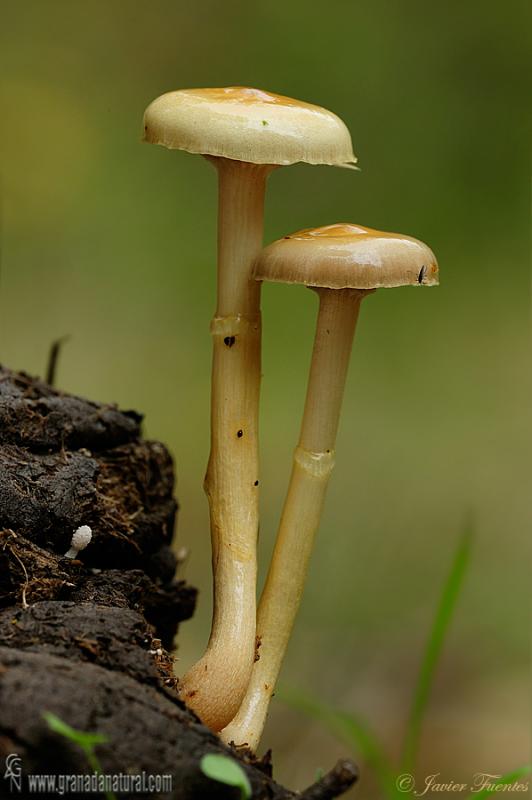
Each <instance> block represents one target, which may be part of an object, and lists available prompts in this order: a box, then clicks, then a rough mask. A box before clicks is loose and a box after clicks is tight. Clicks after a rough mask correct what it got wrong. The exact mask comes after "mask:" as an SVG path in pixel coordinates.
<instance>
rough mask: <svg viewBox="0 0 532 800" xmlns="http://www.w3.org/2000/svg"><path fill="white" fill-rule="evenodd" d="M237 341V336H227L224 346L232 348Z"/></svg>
mask: <svg viewBox="0 0 532 800" xmlns="http://www.w3.org/2000/svg"><path fill="white" fill-rule="evenodd" d="M235 341H236V336H226V337H225V338H224V344H225V345H227V347H232V346H233V345H234V343H235Z"/></svg>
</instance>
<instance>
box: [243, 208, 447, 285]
mask: <svg viewBox="0 0 532 800" xmlns="http://www.w3.org/2000/svg"><path fill="white" fill-rule="evenodd" d="M254 277H255V278H256V279H257V280H259V281H277V282H280V283H300V284H304V285H306V286H315V287H322V288H329V289H378V288H381V287H393V286H409V285H412V286H418V285H422V286H435V285H437V284H438V263H437V261H436V257H435V255H434V253H433V252H432V250H431V249H430V248H429V247H427V245H426V244H423V242H420V241H418V240H417V239H413V238H412V237H410V236H403V235H402V234H400V233H385V232H383V231H375V230H373V229H372V228H364V227H362V226H361V225H351V224H349V223H341V224H337V225H326V226H325V227H323V228H312V229H307V230H303V231H298V232H297V233H292V234H290V236H285V237H284V239H279V240H278V241H276V242H273V244H270V245H268V247H266V248H265V249H264V250H263V251H262V252H261V254H260V255H259V257H258V259H257V260H256V262H255V266H254Z"/></svg>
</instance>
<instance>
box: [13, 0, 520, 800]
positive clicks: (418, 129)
mask: <svg viewBox="0 0 532 800" xmlns="http://www.w3.org/2000/svg"><path fill="white" fill-rule="evenodd" d="M526 8H527V6H526V5H525V3H524V2H508V3H505V4H504V5H499V6H497V7H496V6H495V5H494V4H490V3H488V4H486V3H479V2H477V3H475V2H448V3H426V2H421V1H420V0H411V2H409V1H408V0H404V1H402V0H400V1H399V2H395V3H394V2H386V0H361V1H360V2H347V0H345V1H344V0H329V2H327V3H326V4H324V5H323V7H319V6H317V5H311V4H308V3H304V2H303V1H302V0H270V1H269V2H262V3H249V2H247V3H245V2H240V3H239V2H226V3H224V4H222V3H218V2H213V0H206V1H205V2H203V3H201V4H194V3H185V2H169V1H168V0H152V2H149V3H140V2H133V0H131V1H130V2H126V1H125V0H119V1H118V0H110V2H109V1H108V2H100V0H98V1H97V2H93V1H88V0H87V2H77V1H76V2H67V1H66V0H64V1H58V0H24V2H20V3H8V2H6V1H5V0H4V2H2V29H1V33H0V46H1V55H0V59H1V74H2V78H1V80H2V109H3V114H2V116H3V122H2V126H1V137H2V188H3V212H2V251H3V253H2V255H3V264H2V274H1V284H0V345H1V346H0V358H1V360H2V361H3V362H4V363H6V364H8V365H9V366H12V367H15V368H21V369H25V370H27V371H29V372H32V373H39V374H42V373H43V372H44V368H45V364H46V360H47V354H48V350H49V347H50V343H51V342H52V340H54V339H56V338H57V337H60V336H63V335H65V334H68V335H70V341H69V342H68V344H67V345H66V346H65V348H64V352H63V355H62V357H61V363H60V369H59V376H58V377H59V384H60V386H61V388H64V389H65V390H68V391H72V392H76V393H80V394H83V395H87V396H89V397H92V398H95V399H98V400H105V401H117V402H118V403H120V404H121V405H122V406H123V407H126V408H129V407H134V408H137V409H140V410H142V411H143V412H144V413H145V415H146V425H145V430H146V432H147V434H148V435H149V436H151V437H156V438H158V439H161V440H162V441H164V442H166V443H167V444H168V446H169V447H170V449H171V451H172V453H173V455H174V457H175V460H176V468H177V477H178V489H177V491H178V497H179V500H180V503H181V511H180V517H179V527H178V532H179V539H178V543H179V545H185V546H187V547H188V548H189V549H190V555H189V558H188V560H187V562H186V565H185V567H184V573H185V575H186V578H187V579H188V580H189V581H190V582H192V583H194V584H196V585H197V586H199V587H201V595H200V599H199V606H198V611H197V615H196V617H195V618H194V620H193V621H191V622H189V623H187V624H186V625H184V626H182V630H181V634H180V639H179V643H180V647H179V662H178V670H179V672H183V670H184V669H185V668H186V667H187V666H188V665H189V664H191V663H192V662H193V661H194V660H195V659H196V658H197V657H198V656H199V655H200V653H201V651H202V648H203V647H204V645H205V642H206V638H207V635H208V630H209V622H210V605H211V599H210V586H209V581H210V579H209V542H208V515H207V504H206V500H205V498H204V496H203V493H202V479H203V472H204V468H205V464H206V460H207V455H208V442H209V431H208V418H209V377H210V375H209V371H210V339H209V333H208V330H209V328H208V326H209V319H210V317H211V315H212V312H213V308H214V297H215V272H214V262H215V236H216V219H215V218H216V186H215V173H214V171H213V170H212V168H211V167H210V166H209V165H208V164H207V163H206V162H204V161H203V160H202V159H201V158H199V157H194V156H190V155H186V154H183V153H171V152H169V151H166V150H164V149H162V148H157V147H152V146H148V145H143V144H141V143H140V135H141V119H142V112H143V110H144V107H145V106H146V105H147V104H148V103H149V102H150V101H151V100H152V99H153V98H154V97H156V96H157V95H159V94H161V93H162V92H164V91H167V90H170V89H174V88H184V87H189V86H225V85H249V86H256V87H259V88H264V89H269V90H271V91H275V92H278V93H281V94H287V95H289V96H293V97H297V98H300V99H303V100H307V101H310V102H314V103H317V104H319V105H324V106H326V107H327V108H330V109H332V110H334V111H335V112H336V113H338V114H339V115H340V116H341V117H342V118H343V119H344V120H345V122H346V123H347V125H348V127H349V128H350V130H351V132H352V135H353V141H354V145H355V152H356V153H357V154H358V156H359V164H360V167H361V171H360V172H359V173H353V172H350V171H346V170H341V169H333V168H326V167H310V166H303V165H300V166H294V167H291V168H289V169H280V170H277V171H276V172H275V174H274V175H273V176H272V178H271V179H270V182H269V189H268V197H267V213H266V230H265V237H266V240H272V239H274V238H277V237H279V236H281V235H284V234H286V233H288V232H291V231H293V230H297V229H298V228H302V227H309V226H315V225H324V224H328V223H332V222H337V221H353V222H360V223H363V224H367V225H370V226H373V227H376V228H382V229H388V230H396V231H401V232H404V233H408V234H411V235H414V236H417V237H419V238H421V239H423V240H425V241H427V242H428V243H429V244H430V245H431V246H432V247H433V249H434V251H435V252H436V254H437V256H438V259H439V262H440V267H441V280H442V285H441V287H440V288H438V289H430V290H429V289H427V290H421V289H419V290H414V289H400V290H390V291H387V290H382V291H380V292H378V293H376V294H375V295H374V296H373V297H371V298H370V299H368V300H367V301H366V302H365V303H364V307H363V310H362V314H361V319H360V323H359V329H358V333H357V339H356V343H355V349H354V354H353V359H352V366H351V374H350V378H349V384H348V388H347V394H346V399H345V407H344V416H343V422H342V425H341V430H340V436H339V442H338V452H337V467H336V471H335V474H334V476H333V480H332V483H331V486H330V491H329V495H328V501H327V506H326V510H325V515H324V519H323V523H322V526H321V530H320V533H319V538H318V542H317V547H316V552H315V556H314V559H313V563H312V569H311V574H310V577H309V582H308V589H307V591H306V594H305V598H304V603H303V606H302V609H301V613H300V616H299V618H298V622H297V627H296V630H295V633H294V637H293V640H292V643H291V646H290V651H289V653H288V656H287V659H286V663H285V667H284V670H283V674H282V681H283V683H284V684H285V685H286V686H292V687H294V686H295V687H298V688H301V689H304V690H305V691H308V692H311V693H314V695H316V696H319V697H321V698H322V699H323V700H324V701H326V702H328V703H331V704H333V705H336V706H339V707H342V708H344V709H348V710H353V711H356V712H357V713H359V714H362V715H364V716H366V717H367V718H368V719H369V720H370V722H371V723H372V724H373V726H374V727H375V728H376V729H377V731H378V732H379V733H380V734H381V736H382V737H383V738H384V740H385V742H386V745H387V747H388V748H389V751H390V752H391V753H393V754H396V753H397V752H398V750H399V748H400V743H401V737H402V730H403V726H404V721H405V717H406V714H407V709H408V703H409V698H410V695H411V691H412V687H413V685H414V682H415V678H416V673H417V668H418V665H419V660H420V657H421V652H422V648H423V644H424V641H425V639H426V635H427V631H428V629H429V626H430V621H431V619H432V616H433V612H434V608H435V605H436V603H437V598H438V593H439V589H440V586H441V584H442V582H443V580H444V576H445V573H446V571H447V568H448V565H449V563H450V560H451V557H452V552H453V549H454V547H455V544H456V541H457V538H458V535H459V532H460V530H461V528H462V526H463V522H464V519H465V517H466V515H467V514H468V513H472V514H473V517H474V519H475V526H476V533H477V536H476V541H475V546H474V553H473V564H472V567H471V569H470V571H469V573H468V576H467V579H466V585H465V591H464V593H463V595H462V597H461V599H460V604H459V607H458V611H457V615H456V618H455V620H454V622H453V626H452V630H451V635H450V637H449V640H448V642H447V647H446V650H445V654H444V658H443V660H442V662H441V664H440V669H439V671H438V677H437V681H436V685H435V688H434V693H433V696H432V702H431V705H430V712H429V714H428V716H427V718H426V721H425V726H424V734H423V746H422V751H421V758H420V765H419V775H421V776H424V775H425V774H429V773H434V772H441V773H442V776H444V777H445V776H446V777H447V778H451V779H456V780H460V779H461V778H463V777H465V778H466V779H467V778H470V777H471V776H472V775H473V774H474V773H476V772H479V771H488V772H492V773H497V772H500V771H505V770H508V769H510V768H512V767H514V766H516V765H517V764H520V763H521V762H523V761H526V760H527V755H528V750H529V744H528V717H529V714H528V669H527V659H528V652H527V638H528V592H527V578H528V571H529V567H528V563H527V557H528V552H527V549H526V544H525V537H526V535H527V528H529V524H530V519H529V516H528V495H529V491H530V484H529V477H530V475H529V472H530V462H529V458H528V457H527V456H528V455H529V453H527V449H528V445H529V443H530V438H529V434H530V429H529V428H528V427H527V419H526V417H527V412H528V407H529V396H528V392H527V391H526V388H525V386H524V376H525V375H526V374H528V373H529V362H528V353H527V350H528V343H529V338H528V337H529V330H528V324H529V323H528V312H529V277H528V263H527V262H528V259H527V250H528V215H529V203H528V188H529V187H528V175H527V163H528V148H529V141H528V130H529V128H528V115H527V110H526V105H527V92H526V81H527V79H528V76H529V74H530V66H531V65H530V59H529V56H528V52H529V51H528V47H529V43H528V42H527V41H526V30H527V24H528V23H527V15H526ZM315 312H316V300H315V297H314V295H313V294H312V293H310V292H308V291H305V290H304V289H299V288H295V287H284V286H279V285H274V286H266V287H265V290H264V370H263V371H264V380H263V401H262V421H261V425H262V429H261V430H262V476H261V485H262V525H261V541H260V556H261V574H262V575H263V574H264V570H265V566H266V564H267V561H268V558H269V554H270V551H271V546H272V542H273V537H274V534H275V527H276V523H277V520H278V516H279V512H280V508H281V504H282V500H283V495H284V492H285V488H286V483H287V479H288V475H289V469H290V459H291V452H292V449H293V446H294V444H295V441H296V437H297V434H298V425H299V419H300V414H301V410H302V404H303V399H304V391H305V383H306V373H307V368H308V362H309V355H310V348H311V344H312V336H313V328H314V319H315ZM264 744H265V745H266V746H273V748H274V756H275V765H276V776H277V778H278V779H279V780H280V781H284V782H285V783H287V784H288V785H289V786H291V787H293V788H303V787H304V786H305V785H306V784H308V783H310V782H311V781H312V780H313V778H314V774H315V770H316V768H317V767H327V766H330V765H331V763H332V762H333V761H334V759H335V758H336V757H339V756H341V755H345V754H346V747H345V746H344V745H343V744H339V743H338V742H337V741H335V739H333V738H332V736H331V735H330V734H328V733H327V732H326V731H325V729H324V728H323V726H322V725H320V724H319V723H315V722H309V721H308V720H307V719H305V718H304V717H302V716H301V715H300V714H299V713H296V712H295V711H292V710H290V709H288V708H287V707H285V706H283V705H282V704H281V702H280V701H274V703H273V708H272V713H271V717H270V721H269V724H268V728H267V732H266V735H265V738H264ZM356 794H357V796H358V797H359V798H361V799H365V798H373V797H377V796H378V792H377V790H376V788H375V784H374V781H373V779H372V777H371V775H370V774H369V773H368V772H365V773H364V775H363V779H362V784H361V787H360V788H359V789H358V790H357V792H356Z"/></svg>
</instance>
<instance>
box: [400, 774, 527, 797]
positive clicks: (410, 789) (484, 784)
mask: <svg viewBox="0 0 532 800" xmlns="http://www.w3.org/2000/svg"><path fill="white" fill-rule="evenodd" d="M500 779H501V775H495V774H493V773H490V772H477V773H475V775H473V778H472V780H471V782H470V783H459V782H458V781H453V780H450V779H448V778H442V775H441V772H435V773H434V774H433V775H426V776H425V777H424V778H423V779H419V780H418V781H416V779H415V778H414V776H413V775H411V774H410V773H409V772H405V773H403V774H402V775H399V776H398V778H397V780H396V781H395V785H396V787H397V789H398V790H399V791H400V792H403V793H404V794H413V795H414V796H415V797H423V796H424V795H426V794H429V793H438V792H439V793H442V794H443V793H445V792H453V793H459V792H470V793H471V794H475V793H477V792H484V791H492V792H497V793H498V794H499V793H501V792H528V789H529V787H530V782H529V781H526V780H522V779H516V780H515V781H512V782H511V783H499V782H498V781H500Z"/></svg>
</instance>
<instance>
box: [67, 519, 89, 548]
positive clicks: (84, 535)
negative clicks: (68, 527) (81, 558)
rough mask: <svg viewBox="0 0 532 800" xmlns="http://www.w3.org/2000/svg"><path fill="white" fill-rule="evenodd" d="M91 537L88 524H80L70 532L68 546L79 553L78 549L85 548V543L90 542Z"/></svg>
mask: <svg viewBox="0 0 532 800" xmlns="http://www.w3.org/2000/svg"><path fill="white" fill-rule="evenodd" d="M91 539H92V529H91V528H90V527H89V526H88V525H81V526H80V527H79V528H76V530H75V531H74V533H73V534H72V541H71V542H70V546H71V547H72V548H74V550H77V551H78V553H79V552H80V550H85V548H86V547H87V545H88V544H90V541H91Z"/></svg>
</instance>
